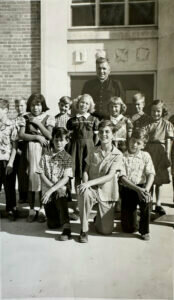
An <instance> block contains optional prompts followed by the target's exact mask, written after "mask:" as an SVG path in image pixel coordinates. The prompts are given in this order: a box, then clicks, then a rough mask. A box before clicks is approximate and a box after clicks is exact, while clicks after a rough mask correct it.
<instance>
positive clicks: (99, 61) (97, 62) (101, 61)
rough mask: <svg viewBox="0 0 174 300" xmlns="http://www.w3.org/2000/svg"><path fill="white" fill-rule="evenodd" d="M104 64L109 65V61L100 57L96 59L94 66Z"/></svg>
mask: <svg viewBox="0 0 174 300" xmlns="http://www.w3.org/2000/svg"><path fill="white" fill-rule="evenodd" d="M105 62H106V63H108V65H110V62H109V59H108V58H106V57H102V56H100V57H98V58H97V59H96V65H99V64H102V63H105Z"/></svg>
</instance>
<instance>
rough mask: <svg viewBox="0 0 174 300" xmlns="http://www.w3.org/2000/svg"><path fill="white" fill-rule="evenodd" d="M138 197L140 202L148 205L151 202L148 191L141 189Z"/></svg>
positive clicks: (138, 191)
mask: <svg viewBox="0 0 174 300" xmlns="http://www.w3.org/2000/svg"><path fill="white" fill-rule="evenodd" d="M137 193H138V197H139V199H140V201H142V202H145V203H148V202H149V201H150V193H149V192H147V191H146V189H143V188H139V189H138V190H137Z"/></svg>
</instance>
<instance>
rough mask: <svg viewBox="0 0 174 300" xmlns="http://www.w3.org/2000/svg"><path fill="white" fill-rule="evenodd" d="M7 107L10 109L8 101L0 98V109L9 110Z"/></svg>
mask: <svg viewBox="0 0 174 300" xmlns="http://www.w3.org/2000/svg"><path fill="white" fill-rule="evenodd" d="M9 107H10V105H9V102H8V100H5V99H2V98H0V108H1V109H5V108H7V109H8V110H9Z"/></svg>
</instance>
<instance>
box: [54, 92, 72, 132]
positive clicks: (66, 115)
mask: <svg viewBox="0 0 174 300" xmlns="http://www.w3.org/2000/svg"><path fill="white" fill-rule="evenodd" d="M58 105H59V110H60V113H59V114H57V115H56V116H55V119H56V125H55V127H64V128H65V129H66V124H67V121H68V120H69V119H70V118H71V115H70V110H71V105H72V100H71V98H70V97H68V96H64V97H62V98H60V100H59V103H58Z"/></svg>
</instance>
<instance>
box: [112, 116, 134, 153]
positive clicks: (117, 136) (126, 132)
mask: <svg viewBox="0 0 174 300" xmlns="http://www.w3.org/2000/svg"><path fill="white" fill-rule="evenodd" d="M110 120H111V122H112V123H113V124H114V129H115V133H114V140H113V141H114V144H115V146H116V147H117V148H118V149H119V150H120V151H122V152H124V151H125V150H126V148H127V139H128V136H131V133H132V128H133V125H132V122H131V121H130V120H129V119H128V118H127V117H125V116H123V115H122V114H120V115H119V116H118V117H117V118H114V117H112V116H111V117H110Z"/></svg>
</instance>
